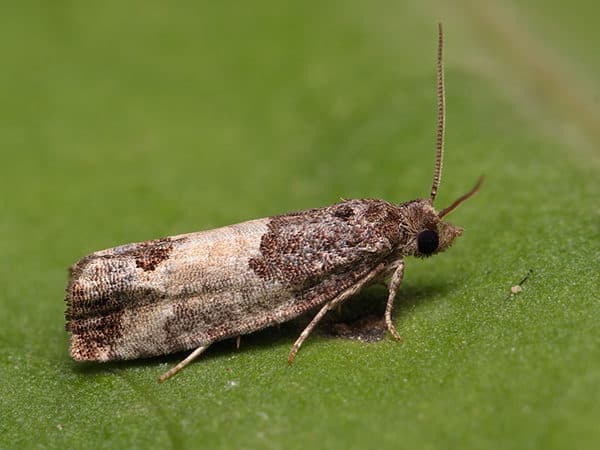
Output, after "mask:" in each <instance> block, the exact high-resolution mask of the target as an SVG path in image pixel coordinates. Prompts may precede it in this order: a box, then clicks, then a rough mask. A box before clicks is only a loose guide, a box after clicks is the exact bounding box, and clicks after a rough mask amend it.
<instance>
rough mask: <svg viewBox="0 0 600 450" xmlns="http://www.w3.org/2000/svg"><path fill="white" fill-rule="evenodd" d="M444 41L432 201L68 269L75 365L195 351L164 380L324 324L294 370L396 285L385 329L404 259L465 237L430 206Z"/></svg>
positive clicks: (293, 217) (351, 205)
mask: <svg viewBox="0 0 600 450" xmlns="http://www.w3.org/2000/svg"><path fill="white" fill-rule="evenodd" d="M442 50H443V35H442V27H441V24H440V25H439V37H438V54H437V84H438V88H437V97H438V128H437V148H436V149H437V152H436V160H435V170H434V176H433V184H432V187H431V192H430V195H429V198H426V199H417V200H412V201H409V202H405V203H401V204H393V203H389V202H387V201H384V200H376V199H357V200H344V201H342V202H340V203H337V204H335V205H333V206H327V207H323V208H315V209H308V210H305V211H299V212H293V213H289V214H283V215H280V216H274V217H269V218H264V219H257V220H251V221H249V222H243V223H239V224H236V225H230V226H226V227H223V228H218V229H214V230H208V231H201V232H197V233H190V234H182V235H178V236H172V237H166V238H162V239H157V240H151V241H145V242H140V243H134V244H126V245H121V246H119V247H114V248H110V249H107V250H102V251H99V252H95V253H92V254H90V255H88V256H86V257H84V258H82V259H81V260H80V261H78V262H77V263H76V264H74V265H73V266H72V267H71V268H70V279H69V283H68V287H67V290H66V291H67V295H66V303H67V310H66V320H67V325H66V329H67V331H69V332H70V333H71V348H70V352H71V356H72V357H73V358H74V359H75V360H77V361H112V360H125V359H135V358H144V357H150V356H156V355H164V354H169V353H173V352H179V351H183V350H191V349H193V352H192V353H191V354H190V355H189V356H188V357H187V358H185V359H184V360H183V361H182V362H181V363H179V364H178V365H176V366H175V367H173V368H172V369H170V370H169V371H167V372H166V373H165V374H163V375H162V376H161V377H160V378H159V381H164V380H166V379H168V378H169V377H171V376H173V375H174V374H175V373H177V372H178V371H180V370H181V369H182V368H184V367H185V366H186V365H188V364H189V363H190V362H191V361H192V360H193V359H194V358H196V357H197V356H198V355H200V354H201V353H202V352H203V351H204V350H206V349H207V348H208V347H209V346H210V345H211V344H212V343H214V342H217V341H220V340H223V339H228V338H234V337H238V336H240V335H244V334H247V333H252V332H254V331H256V330H260V329H263V328H265V327H269V326H272V325H276V324H279V323H282V322H285V321H289V320H291V319H294V318H295V317H298V316H299V315H301V314H303V313H306V312H308V311H312V310H315V311H317V312H316V315H315V316H314V318H313V319H312V321H311V322H310V323H309V325H308V326H307V327H306V328H305V329H304V331H303V332H302V333H301V334H300V336H299V337H298V339H297V340H296V342H295V343H294V345H293V346H292V349H291V351H290V354H289V358H288V361H289V363H290V364H291V363H292V361H293V360H294V356H295V355H296V353H297V351H298V350H299V348H300V346H301V345H302V343H303V342H304V340H305V339H306V338H307V337H308V335H309V334H310V332H311V331H312V330H313V329H314V328H315V326H316V325H317V324H318V323H319V321H320V320H321V319H322V318H323V316H324V315H325V314H326V313H327V311H329V310H331V309H332V308H335V307H336V306H337V305H339V304H341V303H342V302H343V301H344V300H346V299H347V298H348V297H350V296H352V295H354V294H356V293H357V292H359V291H360V290H361V289H363V288H364V287H365V286H368V285H370V284H373V283H381V282H384V283H385V284H386V285H387V286H388V291H389V295H388V300H387V304H386V309H385V323H386V326H387V329H388V330H389V332H390V333H391V334H392V336H393V337H394V338H396V339H400V335H399V334H398V332H397V331H396V328H395V327H394V324H393V323H392V306H393V302H394V298H395V296H396V293H397V291H398V289H399V287H400V284H401V283H402V278H403V275H404V258H406V257H407V256H416V257H425V256H431V255H434V254H436V253H438V252H441V251H443V250H445V249H447V248H448V247H449V246H450V245H451V244H452V243H453V241H454V240H455V239H456V238H457V237H458V236H460V235H461V234H462V228H459V227H456V226H454V225H452V224H450V223H448V222H444V221H443V218H444V217H445V216H446V215H447V214H448V213H450V212H451V211H452V210H453V209H455V208H456V207H457V206H458V205H459V204H461V203H462V202H463V201H464V200H466V199H468V198H469V197H471V196H472V195H473V194H474V193H475V192H476V191H477V190H478V189H479V186H480V185H481V182H482V179H479V181H478V182H477V184H476V185H475V186H474V187H473V189H471V190H470V191H469V192H468V193H466V194H465V195H463V196H461V197H459V198H458V199H457V200H455V201H454V203H452V204H451V205H450V206H449V207H447V208H445V209H442V210H441V211H439V212H437V211H436V210H435V209H434V207H433V202H434V200H435V197H436V193H437V190H438V186H439V183H440V177H441V170H442V154H443V144H444V119H445V93H444V71H443V61H442Z"/></svg>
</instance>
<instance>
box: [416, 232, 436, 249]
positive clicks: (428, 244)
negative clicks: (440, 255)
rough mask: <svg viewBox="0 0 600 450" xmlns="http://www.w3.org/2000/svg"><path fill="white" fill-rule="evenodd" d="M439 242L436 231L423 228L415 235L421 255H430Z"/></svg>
mask: <svg viewBox="0 0 600 450" xmlns="http://www.w3.org/2000/svg"><path fill="white" fill-rule="evenodd" d="M439 244H440V238H439V236H438V234H437V231H433V230H423V231H421V232H420V233H419V234H418V235H417V249H418V250H419V253H420V254H422V255H431V254H432V253H433V252H435V251H436V250H437V248H438V245H439Z"/></svg>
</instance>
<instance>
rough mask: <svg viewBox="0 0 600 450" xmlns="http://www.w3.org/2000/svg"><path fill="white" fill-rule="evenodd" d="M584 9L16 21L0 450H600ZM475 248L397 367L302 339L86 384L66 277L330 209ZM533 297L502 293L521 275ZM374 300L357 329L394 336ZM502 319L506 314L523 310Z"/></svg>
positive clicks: (198, 9)
mask: <svg viewBox="0 0 600 450" xmlns="http://www.w3.org/2000/svg"><path fill="white" fill-rule="evenodd" d="M599 12H600V9H599V8H598V6H597V5H596V3H594V2H587V3H585V2H578V4H574V3H573V2H570V3H564V2H559V1H556V0H552V1H551V2H541V1H539V0H529V1H527V2H519V4H518V5H517V3H516V2H513V3H510V2H494V1H491V0H486V1H482V2H474V1H468V0H459V1H458V2H453V4H452V5H447V4H446V3H445V2H439V3H437V2H433V1H431V2H425V3H422V2H414V3H407V2H394V1H383V0H381V1H380V0H377V1H374V2H358V1H348V2H334V1H331V2H330V1H326V2H312V1H308V2H295V3H294V4H287V2H276V1H258V2H247V3H242V2H236V3H233V2H204V3H203V4H197V3H196V2H181V3H179V4H177V5H174V6H170V7H169V6H166V5H165V4H163V3H162V2H153V1H149V2H129V3H123V2H114V1H109V2H100V3H98V4H93V5H92V4H90V3H87V4H84V3H71V2H58V3H56V2H54V3H52V5H49V4H48V5H46V4H41V3H40V4H36V3H35V2H20V3H18V4H16V3H15V5H13V6H6V7H3V12H2V14H1V16H0V54H1V55H2V56H3V60H2V70H0V83H1V85H2V87H3V89H2V90H1V91H0V130H1V131H0V146H1V148H2V155H3V156H2V164H1V166H0V188H1V189H2V192H3V195H2V196H1V197H0V198H1V200H0V211H1V214H0V230H1V232H2V239H1V240H0V250H1V254H2V256H3V257H2V259H1V261H0V285H1V286H2V289H1V290H0V312H1V314H0V354H1V355H2V357H1V358H0V377H1V378H2V383H0V399H1V401H0V448H32V447H41V448H100V447H102V448H148V447H154V448H184V447H201V448H285V449H288V448H340V449H347V448H367V447H368V448H390V449H392V448H393V449H397V448H406V449H415V448H440V449H447V448H461V449H468V448H476V449H483V448H502V449H507V448H515V449H521V448H540V449H541V448H543V449H553V448H555V449H562V448H567V447H568V448H578V449H586V448H589V449H592V448H596V446H597V443H598V442H599V441H600V428H599V427H598V423H600V345H599V344H600V332H599V328H598V324H599V323H600V310H599V302H598V292H599V290H600V289H599V288H600V280H599V275H598V274H599V268H600V227H599V224H600V214H599V209H598V199H599V198H600V197H599V196H600V185H599V182H598V179H599V169H600V153H599V151H598V149H599V148H600V131H599V130H600V127H599V126H598V124H600V109H599V108H598V104H599V102H598V99H600V91H598V84H597V82H596V81H597V73H598V70H600V58H599V53H598V52H597V48H596V47H597V46H596V44H595V43H597V42H599V39H600V31H599V29H598V28H597V27H596V26H595V24H594V21H592V20H587V21H586V20H585V18H590V19H591V18H592V17H596V16H597V15H598V13H599ZM440 18H441V19H442V20H443V21H444V25H445V31H446V58H445V62H446V86H447V94H448V97H447V105H448V106H447V114H448V115H447V125H448V129H447V140H446V144H447V145H446V158H445V164H444V176H443V180H442V185H441V189H440V192H439V196H438V199H437V207H438V208H441V207H444V206H447V205H448V204H449V203H450V202H451V201H452V200H454V199H455V198H456V197H457V196H458V195H460V194H462V193H464V192H466V191H467V190H468V189H469V188H470V187H471V186H472V184H473V183H474V182H475V180H476V179H477V177H478V176H479V175H480V174H485V176H486V181H485V184H484V185H483V188H482V190H481V192H480V193H479V194H478V195H477V196H476V197H475V198H473V199H471V200H469V201H468V202H467V203H465V204H464V205H463V206H462V207H461V208H460V209H458V210H457V211H456V212H454V213H452V216H451V220H452V221H453V222H454V223H456V224H459V225H461V226H464V227H465V229H466V231H465V234H464V236H463V237H462V238H461V239H460V240H459V242H457V244H456V245H455V246H454V247H453V248H452V249H450V250H449V251H448V252H446V253H444V254H443V255H440V256H436V257H435V258H430V259H426V260H418V261H417V260H414V259H409V260H407V261H406V265H407V267H406V275H405V282H404V284H403V286H402V289H401V293H400V294H399V296H398V299H397V302H396V308H395V315H394V320H395V323H396V325H397V327H398V329H399V330H400V332H401V334H402V336H403V341H402V342H401V343H396V342H394V341H393V340H392V339H390V338H389V336H386V338H385V339H384V340H382V341H379V342H377V343H372V344H366V343H360V342H356V341H350V340H344V339H340V338H332V337H331V335H330V334H329V333H328V328H327V327H326V326H325V327H322V328H321V329H320V330H319V331H318V332H317V333H314V334H313V335H312V336H311V337H310V339H309V340H308V341H307V342H306V343H305V345H304V346H303V348H302V349H301V351H300V353H299V354H298V356H297V358H296V362H295V364H294V366H292V367H289V366H288V365H287V363H286V358H287V353H288V351H289V348H290V346H291V344H292V343H293V341H294V339H295V337H296V336H297V334H298V333H299V331H300V329H301V328H302V325H303V324H304V322H302V321H299V322H293V323H291V324H286V325H284V326H283V327H282V328H281V330H265V331H263V332H260V333H256V334H254V335H251V336H248V337H243V338H242V347H241V349H240V350H239V351H238V350H236V349H235V342H232V341H225V342H222V343H219V344H218V345H215V346H214V347H212V348H211V349H209V351H208V352H207V353H206V354H205V355H203V356H202V357H201V358H200V359H199V360H198V361H196V362H195V363H194V364H192V365H191V366H189V367H188V368H187V369H185V370H184V371H183V372H182V373H181V374H179V375H178V376H177V377H176V378H174V379H172V380H170V381H169V382H167V383H165V384H163V385H158V384H157V383H156V379H157V377H158V376H159V375H160V374H161V373H162V372H164V371H165V370H166V369H167V368H169V367H171V366H172V365H173V364H176V363H177V362H178V361H179V360H180V359H182V358H183V357H184V356H185V355H181V354H179V355H169V356H164V357H160V358H155V359H152V360H140V361H133V362H126V363H107V364H88V365H80V364H77V363H75V362H73V361H72V360H70V358H69V356H68V353H67V348H68V335H67V333H66V332H65V331H64V316H63V314H64V308H65V306H64V302H63V298H64V287H65V285H66V279H67V271H66V269H67V267H68V266H69V265H70V264H72V263H73V262H75V261H76V260H77V259H79V258H80V257H82V256H84V255H85V254H87V253H90V252H92V251H95V250H98V249H102V248H107V247H112V246H115V245H118V244H122V243H126V242H135V241H141V240H145V239H150V238H156V237H160V236H164V235H171V234H178V233H183V232H190V231H197V230H201V229H208V228H213V227H216V226H223V225H227V224H230V223H235V222H240V221H244V220H247V219H251V218H256V217H263V216H269V215H273V214H277V213H283V212H287V211H290V210H297V209H302V208H308V207H316V206H322V205H327V204H331V203H333V202H335V201H337V200H338V199H339V198H340V197H344V198H352V197H381V198H385V199H387V200H390V201H395V202H401V201H407V200H410V199H413V198H416V197H419V196H425V195H427V194H428V192H429V188H430V183H431V175H432V170H433V162H434V160H433V158H434V149H433V144H434V132H435V117H436V112H435V48H436V22H437V20H439V19H440ZM530 269H531V270H532V271H533V273H532V275H531V277H530V278H529V279H528V280H527V281H526V282H525V283H523V285H522V289H523V290H522V292H521V293H519V294H518V295H515V296H512V297H510V296H509V292H510V288H511V286H513V285H515V284H516V283H518V282H519V280H520V279H522V278H523V277H524V276H525V275H526V274H527V273H528V271H529V270H530ZM384 297H385V291H384V290H383V289H381V288H377V287H376V288H372V289H369V290H368V291H366V292H365V293H363V294H361V295H360V296H358V297H357V298H354V299H352V300H351V301H350V302H349V304H348V306H346V307H345V308H347V309H346V311H353V312H357V313H359V314H360V313H361V312H364V313H365V314H366V313H367V312H368V311H380V307H381V305H382V302H383V301H384ZM507 297H508V298H507Z"/></svg>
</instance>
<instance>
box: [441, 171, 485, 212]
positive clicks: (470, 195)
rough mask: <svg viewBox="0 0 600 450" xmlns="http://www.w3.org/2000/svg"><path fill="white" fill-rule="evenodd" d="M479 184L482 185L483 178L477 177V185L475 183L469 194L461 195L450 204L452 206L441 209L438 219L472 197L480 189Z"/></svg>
mask: <svg viewBox="0 0 600 450" xmlns="http://www.w3.org/2000/svg"><path fill="white" fill-rule="evenodd" d="M481 183H483V177H479V180H477V183H475V186H473V189H471V190H470V191H469V192H467V193H466V194H464V195H461V196H460V197H458V198H457V199H456V200H454V202H452V204H451V205H450V206H448V207H447V208H444V209H442V210H441V211H440V212H439V213H438V217H439V218H440V219H441V218H442V217H444V216H445V215H447V214H448V213H450V212H452V211H453V210H455V209H456V208H457V207H458V205H460V204H461V203H462V202H464V201H465V200H466V199H468V198H470V197H472V196H473V195H474V194H475V193H476V192H477V191H478V190H479V188H480V187H481Z"/></svg>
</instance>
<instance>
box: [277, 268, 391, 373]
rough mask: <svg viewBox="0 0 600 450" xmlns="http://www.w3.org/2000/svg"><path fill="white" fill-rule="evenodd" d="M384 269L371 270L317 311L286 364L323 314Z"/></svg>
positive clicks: (291, 361) (290, 361)
mask: <svg viewBox="0 0 600 450" xmlns="http://www.w3.org/2000/svg"><path fill="white" fill-rule="evenodd" d="M384 267H385V266H384V264H380V265H379V266H377V267H376V268H375V269H373V270H372V271H371V272H369V273H368V274H367V275H366V276H365V277H364V278H363V279H361V280H359V281H358V282H357V283H356V284H355V285H353V286H350V287H349V288H348V289H346V290H345V291H344V292H342V293H341V294H339V295H338V296H337V297H335V298H334V299H333V300H331V301H329V302H327V303H325V306H323V307H322V308H321V309H320V310H319V312H318V313H317V315H316V316H315V317H313V320H311V321H310V323H309V324H308V325H307V326H306V328H305V329H304V330H303V331H302V333H300V336H299V337H298V339H296V342H294V345H293V346H292V350H291V351H290V354H289V356H288V364H290V365H291V364H292V363H293V362H294V357H295V356H296V353H298V350H300V347H301V346H302V343H303V342H304V341H305V340H306V338H307V337H308V335H309V334H310V333H311V331H312V330H313V329H314V328H315V327H316V326H317V324H318V323H319V322H320V321H321V319H322V318H323V316H325V314H327V311H330V310H332V309H333V308H335V307H336V306H338V305H340V304H341V303H342V302H343V301H344V300H346V299H347V298H348V297H351V296H352V295H354V294H356V293H357V292H358V291H360V290H361V289H362V288H363V287H364V286H365V285H366V284H367V283H368V282H369V281H371V280H372V279H373V278H374V277H375V276H377V275H378V274H379V273H381V271H382V270H383V268H384Z"/></svg>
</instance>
